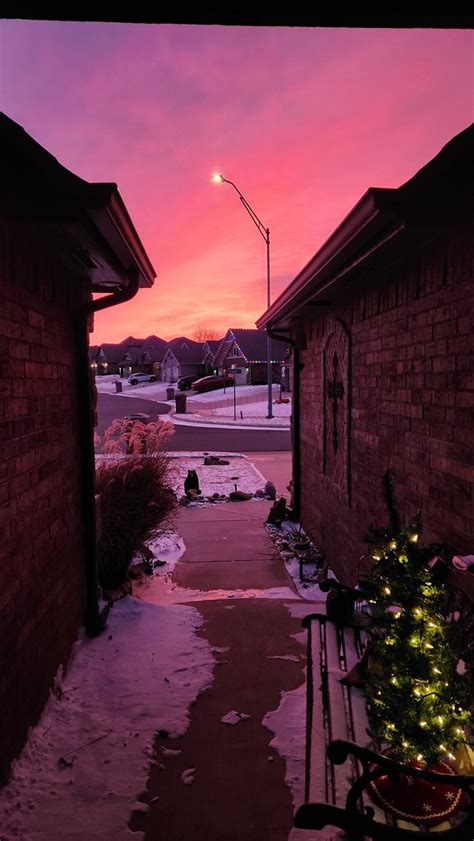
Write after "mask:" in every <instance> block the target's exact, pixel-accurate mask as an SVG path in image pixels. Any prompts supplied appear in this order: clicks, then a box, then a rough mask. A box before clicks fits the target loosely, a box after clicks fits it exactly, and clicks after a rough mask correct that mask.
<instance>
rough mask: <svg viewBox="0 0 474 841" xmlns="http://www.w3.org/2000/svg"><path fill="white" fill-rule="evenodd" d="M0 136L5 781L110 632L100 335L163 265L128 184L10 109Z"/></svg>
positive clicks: (0, 735)
mask: <svg viewBox="0 0 474 841" xmlns="http://www.w3.org/2000/svg"><path fill="white" fill-rule="evenodd" d="M0 142H1V148H2V156H1V159H0V170H1V184H2V188H1V191H0V228H1V239H0V313H1V328H2V363H1V367H0V393H1V395H2V401H1V405H0V467H1V473H0V524H1V536H2V538H1V550H2V557H3V558H4V559H5V562H4V563H3V565H2V566H1V568H0V570H1V571H0V576H1V578H0V587H1V593H2V597H1V607H2V609H1V611H0V639H1V646H0V674H1V678H2V679H1V682H0V744H1V745H2V750H1V753H0V783H2V782H5V780H6V779H7V777H8V773H9V767H10V763H11V761H12V759H13V758H14V757H15V756H16V755H17V754H18V753H19V752H20V750H21V748H22V747H23V744H24V742H25V739H26V735H27V732H28V728H29V727H30V726H31V725H33V724H35V723H36V722H37V721H38V718H39V716H40V713H41V711H42V708H43V706H44V703H45V702H46V700H47V698H48V693H49V689H50V686H51V684H52V681H53V678H54V676H55V674H56V672H57V671H58V668H59V666H60V665H62V666H64V667H66V666H67V663H68V658H69V654H70V651H71V646H72V645H73V643H74V642H75V641H76V639H77V637H78V633H79V629H80V627H81V626H82V625H85V626H86V628H87V630H88V632H89V633H97V632H98V630H99V629H100V613H99V603H98V595H99V594H98V587H97V565H96V519H95V517H96V514H95V490H94V481H95V470H94V468H95V465H94V447H93V420H94V392H95V388H94V387H93V383H92V380H91V376H90V362H89V347H88V345H89V332H90V330H91V329H92V319H93V316H94V312H96V311H97V310H99V309H104V308H105V307H109V306H113V305H115V304H118V303H123V302H125V301H127V300H129V299H130V298H132V297H133V296H134V295H135V294H136V292H137V291H138V288H139V287H150V286H152V284H153V281H154V278H155V271H154V269H153V266H152V265H151V263H150V260H149V258H148V256H147V254H146V252H145V249H144V248H143V245H142V243H141V241H140V239H139V236H138V234H137V232H136V230H135V227H134V225H133V222H132V220H131V219H130V216H129V214H128V211H127V208H126V207H125V205H124V203H123V201H122V199H121V197H120V193H119V191H118V189H117V185H116V184H90V183H88V182H87V181H83V180H82V179H81V178H78V177H77V176H76V175H74V174H73V173H72V172H70V171H69V170H67V169H65V168H64V167H63V166H61V164H60V163H59V162H58V161H57V160H56V159H55V158H54V157H53V156H52V155H51V154H49V152H47V151H46V150H45V149H43V148H42V147H41V146H40V145H39V144H38V143H37V142H36V141H35V140H33V138H32V137H30V136H29V135H28V134H27V133H26V132H25V131H24V130H23V129H22V128H21V126H19V125H17V123H15V122H13V120H10V119H9V118H8V117H7V116H5V115H4V114H0ZM93 293H108V294H106V295H102V296H100V297H96V298H95V299H93Z"/></svg>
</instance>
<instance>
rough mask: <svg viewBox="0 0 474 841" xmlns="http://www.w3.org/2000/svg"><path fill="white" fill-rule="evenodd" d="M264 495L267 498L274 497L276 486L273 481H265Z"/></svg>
mask: <svg viewBox="0 0 474 841" xmlns="http://www.w3.org/2000/svg"><path fill="white" fill-rule="evenodd" d="M265 496H267V497H268V499H276V488H275V485H274V484H273V482H265Z"/></svg>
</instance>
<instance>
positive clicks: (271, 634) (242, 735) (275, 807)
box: [130, 502, 314, 841]
mask: <svg viewBox="0 0 474 841" xmlns="http://www.w3.org/2000/svg"><path fill="white" fill-rule="evenodd" d="M269 507H270V503H262V504H261V505H258V506H256V505H255V504H252V503H246V502H241V503H237V502H235V503H228V504H227V505H223V506H219V507H211V508H207V509H197V508H196V509H186V508H185V509H182V510H180V512H179V518H178V523H177V531H178V532H179V533H180V534H181V535H182V536H183V538H184V542H185V545H186V551H185V553H184V554H183V556H182V557H181V559H180V561H179V562H178V564H177V566H176V568H175V572H174V576H173V580H174V583H175V584H176V585H178V586H179V587H181V588H184V589H183V591H182V597H183V601H184V600H185V599H186V589H185V588H189V589H190V590H192V591H194V593H195V591H196V589H198V590H199V591H200V593H201V597H200V600H196V598H195V596H194V593H193V596H194V597H193V599H192V605H193V607H194V608H196V609H197V610H198V611H199V613H200V614H201V615H202V617H203V619H204V624H203V627H202V629H201V630H200V632H199V635H200V636H201V637H203V638H204V639H205V640H207V641H208V643H209V644H210V645H211V646H213V650H214V652H215V656H216V665H215V668H214V674H213V682H212V686H211V687H210V688H209V689H208V690H207V691H204V692H203V693H202V694H201V695H200V696H199V697H198V699H197V701H196V703H195V705H193V707H192V709H191V721H190V726H189V729H188V730H187V732H186V734H185V735H184V736H182V737H180V738H179V739H173V740H169V739H166V737H165V738H160V739H158V740H157V743H156V757H157V761H158V762H159V763H160V764H159V765H158V766H157V767H156V768H155V769H154V770H153V771H152V773H151V775H150V778H149V782H148V786H147V792H146V795H144V796H143V800H144V801H145V802H146V803H150V804H153V805H150V809H149V811H148V812H147V813H146V814H137V815H136V816H135V817H134V819H133V821H132V823H131V824H130V826H131V829H133V830H141V831H143V832H145V839H147V841H152V840H153V841H165V839H166V841H182V839H191V838H192V839H193V841H243V839H246V841H288V838H289V837H290V833H291V838H292V839H293V838H295V839H296V838H297V837H300V836H299V833H297V834H296V835H295V832H296V831H295V830H292V825H293V807H292V791H291V790H290V788H289V786H288V784H287V783H286V782H285V770H288V769H285V763H284V761H283V759H282V757H281V756H280V755H279V754H278V753H277V752H276V751H275V750H274V749H273V748H272V747H270V742H271V741H272V736H273V734H272V732H271V730H270V729H268V727H267V726H265V725H264V723H263V722H264V719H265V718H266V716H268V714H269V713H270V712H271V711H274V710H276V709H277V708H279V705H280V703H281V700H282V696H283V695H285V694H286V693H290V694H291V693H294V692H296V693H298V699H299V704H300V708H299V713H300V715H299V716H298V720H297V722H296V726H297V727H299V730H300V733H299V739H300V740H301V746H300V749H299V750H298V761H297V770H296V773H295V769H294V767H293V768H292V772H293V786H294V787H296V789H297V790H298V791H299V796H298V794H297V795H296V799H298V802H301V799H302V797H303V793H302V786H303V776H304V726H305V723H304V671H303V670H304V666H305V663H306V651H305V645H304V644H302V643H303V640H304V633H303V634H302V633H301V616H302V615H303V614H304V613H310V612H311V610H312V609H314V606H312V605H311V604H308V603H306V604H302V603H301V602H300V601H299V600H298V596H297V594H296V592H295V591H294V588H293V584H292V582H291V580H290V579H289V577H288V575H287V573H286V571H285V568H284V565H283V564H282V562H281V559H280V558H279V557H277V556H276V553H275V547H274V546H273V543H272V541H271V540H270V539H269V537H268V535H267V533H266V532H265V529H264V528H263V522H264V520H265V518H266V516H267V513H268V509H269ZM284 593H286V594H287V595H283V594H284ZM237 594H238V598H237V597H234V596H236V595H237ZM280 594H281V595H283V598H282V597H281V595H280ZM136 595H138V596H139V597H142V598H145V599H146V600H147V601H152V602H153V598H154V582H153V579H152V580H151V581H150V583H149V586H147V587H146V589H145V590H143V591H141V592H140V590H138V591H137V593H136ZM231 711H236V712H237V713H244V714H245V715H246V716H248V718H245V719H243V720H240V721H239V722H238V723H237V724H235V725H234V726H233V725H229V724H226V723H224V722H223V721H222V718H223V717H225V716H226V715H227V714H228V713H229V712H231ZM293 714H294V708H293ZM272 715H273V713H272ZM267 721H268V719H267ZM294 727H295V722H291V723H290V721H289V720H288V721H286V724H285V726H284V727H283V728H282V732H283V731H284V733H283V738H285V735H284V734H286V738H287V740H288V739H290V742H291V740H292V739H293V738H294ZM292 728H293V730H292ZM289 733H291V736H289V735H288V734H289ZM280 736H282V734H280ZM170 750H172V751H180V753H176V754H173V755H170V754H169V753H168V754H167V751H170ZM163 765H164V766H165V767H164V769H163V768H162V767H160V766H163ZM185 772H188V779H189V777H192V782H191V784H189V785H186V784H184V783H183V775H184V779H186V775H185Z"/></svg>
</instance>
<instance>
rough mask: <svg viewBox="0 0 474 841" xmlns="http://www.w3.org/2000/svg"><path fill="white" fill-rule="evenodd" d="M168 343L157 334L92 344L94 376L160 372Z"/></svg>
mask: <svg viewBox="0 0 474 841" xmlns="http://www.w3.org/2000/svg"><path fill="white" fill-rule="evenodd" d="M167 347H168V343H167V342H165V340H164V339H160V338H159V337H158V336H148V338H146V339H136V338H134V336H128V338H126V339H124V340H123V341H122V342H118V343H115V344H114V343H112V342H108V343H107V342H106V343H104V344H102V345H94V347H93V348H91V352H90V363H91V368H92V370H93V373H95V374H96V376H102V375H104V374H118V375H119V376H120V377H128V376H129V375H130V374H132V373H135V372H136V371H143V372H145V373H150V374H151V373H154V374H156V375H157V376H158V375H159V373H160V367H161V360H162V359H163V356H164V354H165V353H166V350H167Z"/></svg>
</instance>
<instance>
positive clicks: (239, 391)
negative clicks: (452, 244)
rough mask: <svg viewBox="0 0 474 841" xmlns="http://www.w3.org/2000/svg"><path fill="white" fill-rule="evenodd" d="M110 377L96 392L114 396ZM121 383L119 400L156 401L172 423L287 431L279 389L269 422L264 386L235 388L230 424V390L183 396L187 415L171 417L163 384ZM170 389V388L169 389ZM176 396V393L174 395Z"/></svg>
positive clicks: (286, 411) (172, 403)
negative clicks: (162, 405) (164, 406)
mask: <svg viewBox="0 0 474 841" xmlns="http://www.w3.org/2000/svg"><path fill="white" fill-rule="evenodd" d="M118 379H119V378H118V377H115V379H114V378H113V375H111V376H107V377H101V378H100V380H96V385H97V390H98V391H100V392H102V393H104V394H115V381H116V380H118ZM121 382H122V396H123V397H140V398H142V399H144V398H145V399H151V400H157V401H158V402H160V403H167V404H168V406H170V407H171V412H172V414H173V419H176V421H177V422H179V421H180V420H181V421H183V422H191V421H194V422H196V423H200V422H201V423H212V424H224V423H225V424H229V425H231V426H242V425H245V426H266V427H270V428H271V427H277V428H282V427H283V428H288V427H289V423H290V415H291V397H290V395H289V394H288V393H287V392H283V394H282V397H283V398H284V399H289V401H290V402H288V403H279V402H277V401H279V399H280V386H279V385H274V386H273V403H272V414H273V416H274V417H273V418H271V419H268V418H267V412H268V402H267V398H268V390H267V386H266V385H240V386H237V387H236V411H235V414H236V419H235V420H234V390H233V388H226V389H225V390H224V389H223V388H219V389H216V390H215V391H208V392H205V393H203V394H196V393H194V392H191V391H186V392H183V393H184V394H186V398H187V411H186V413H184V414H179V415H177V416H175V414H174V413H175V408H176V404H175V401H174V400H167V396H166V390H167V388H168V385H167V383H161V382H156V383H140V384H139V385H129V384H128V382H127V380H121ZM173 387H174V386H173ZM178 393H179V392H178Z"/></svg>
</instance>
